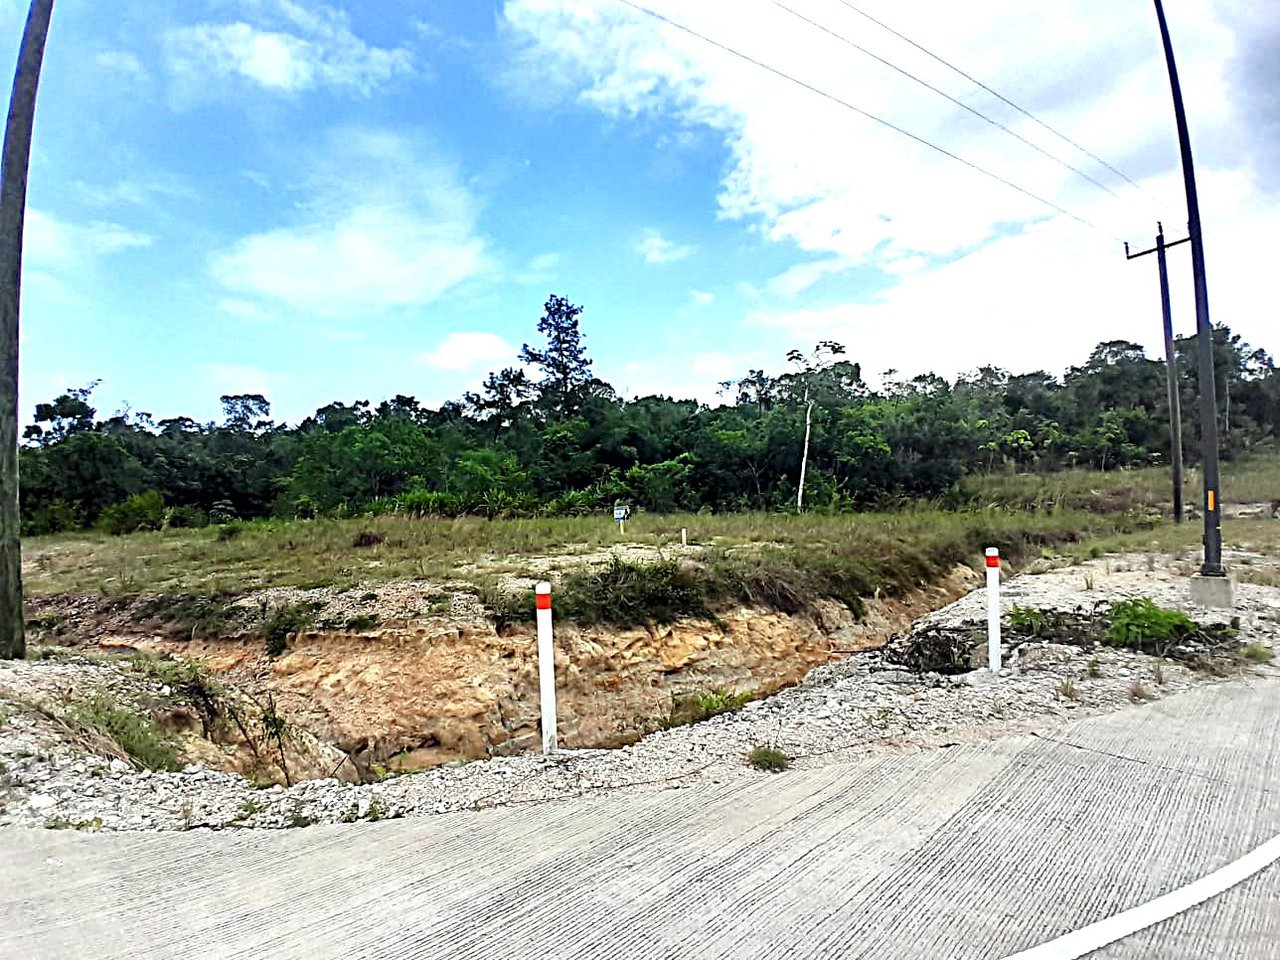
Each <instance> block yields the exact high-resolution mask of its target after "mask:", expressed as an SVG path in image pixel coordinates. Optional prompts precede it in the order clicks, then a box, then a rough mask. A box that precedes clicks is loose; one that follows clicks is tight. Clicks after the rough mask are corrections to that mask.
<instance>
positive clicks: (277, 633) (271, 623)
mask: <svg viewBox="0 0 1280 960" xmlns="http://www.w3.org/2000/svg"><path fill="white" fill-rule="evenodd" d="M319 610H320V604H318V603H314V602H311V603H289V604H285V605H284V606H282V607H276V608H275V609H274V610H273V611H271V616H270V617H268V618H267V624H266V626H265V627H263V631H262V632H263V634H264V635H265V636H266V640H267V646H266V652H267V656H269V657H278V656H280V655H281V654H283V653H284V652H285V650H287V649H288V638H289V634H291V633H298V632H299V631H302V630H305V629H306V628H307V627H309V626H311V624H312V623H314V622H315V618H316V613H317V612H318V611H319Z"/></svg>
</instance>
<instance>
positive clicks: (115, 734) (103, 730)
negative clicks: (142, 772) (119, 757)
mask: <svg viewBox="0 0 1280 960" xmlns="http://www.w3.org/2000/svg"><path fill="white" fill-rule="evenodd" d="M73 719H74V720H75V721H76V722H77V723H78V724H80V726H82V727H84V728H85V729H86V730H88V731H90V732H92V733H96V734H97V735H99V736H101V737H105V738H107V739H109V740H111V741H112V742H114V743H115V744H116V745H117V746H118V747H119V748H120V749H121V750H122V751H124V752H125V753H127V754H128V755H129V756H131V757H133V759H134V760H136V761H137V762H138V764H139V765H140V766H142V767H144V768H145V769H147V770H180V769H181V768H182V763H181V761H180V760H179V759H178V753H177V750H176V749H175V748H174V745H173V743H172V742H170V741H169V740H167V739H166V738H164V737H163V736H161V735H160V732H159V731H158V730H156V726H155V724H154V723H152V722H151V720H150V718H148V717H140V716H138V714H136V713H134V712H133V711H132V710H130V709H128V708H126V707H122V706H120V705H119V704H117V703H115V702H114V701H112V700H111V698H110V697H107V696H106V695H105V694H100V695H98V696H96V697H94V698H93V699H92V700H89V701H87V702H86V703H82V704H80V706H79V707H77V708H76V710H75V713H74V714H73Z"/></svg>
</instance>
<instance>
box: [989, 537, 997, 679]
mask: <svg viewBox="0 0 1280 960" xmlns="http://www.w3.org/2000/svg"><path fill="white" fill-rule="evenodd" d="M987 667H988V668H990V670H991V672H992V673H998V672H999V671H1000V551H999V550H997V549H996V548H995V547H988V548H987Z"/></svg>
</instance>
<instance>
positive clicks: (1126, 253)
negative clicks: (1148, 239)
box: [1124, 237, 1191, 260]
mask: <svg viewBox="0 0 1280 960" xmlns="http://www.w3.org/2000/svg"><path fill="white" fill-rule="evenodd" d="M1190 242H1191V238H1190V237H1183V238H1182V239H1181V240H1175V241H1173V243H1166V244H1165V245H1164V248H1165V249H1166V250H1168V249H1169V248H1170V247H1176V246H1177V245H1178V244H1180V243H1190ZM1159 249H1160V248H1159V247H1152V248H1151V249H1150V250H1143V251H1142V252H1141V253H1130V252H1129V244H1127V243H1126V244H1125V245H1124V258H1125V259H1126V260H1137V259H1138V258H1139V257H1145V256H1146V255H1147V254H1148V253H1155V252H1156V251H1157V250H1159Z"/></svg>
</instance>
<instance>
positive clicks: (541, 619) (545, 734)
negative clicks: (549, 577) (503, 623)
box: [533, 581, 556, 753]
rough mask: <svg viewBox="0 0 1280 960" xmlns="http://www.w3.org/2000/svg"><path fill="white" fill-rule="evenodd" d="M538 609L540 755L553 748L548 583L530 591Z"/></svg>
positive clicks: (552, 651) (552, 648) (552, 660)
mask: <svg viewBox="0 0 1280 960" xmlns="http://www.w3.org/2000/svg"><path fill="white" fill-rule="evenodd" d="M533 594H534V600H535V601H536V606H537V608H538V695H539V699H540V700H541V705H542V752H543V753H552V752H554V751H555V749H556V651H555V646H554V645H553V644H552V642H551V584H549V583H547V582H546V581H543V582H542V583H540V584H538V585H537V586H536V587H535V588H534V591H533Z"/></svg>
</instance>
